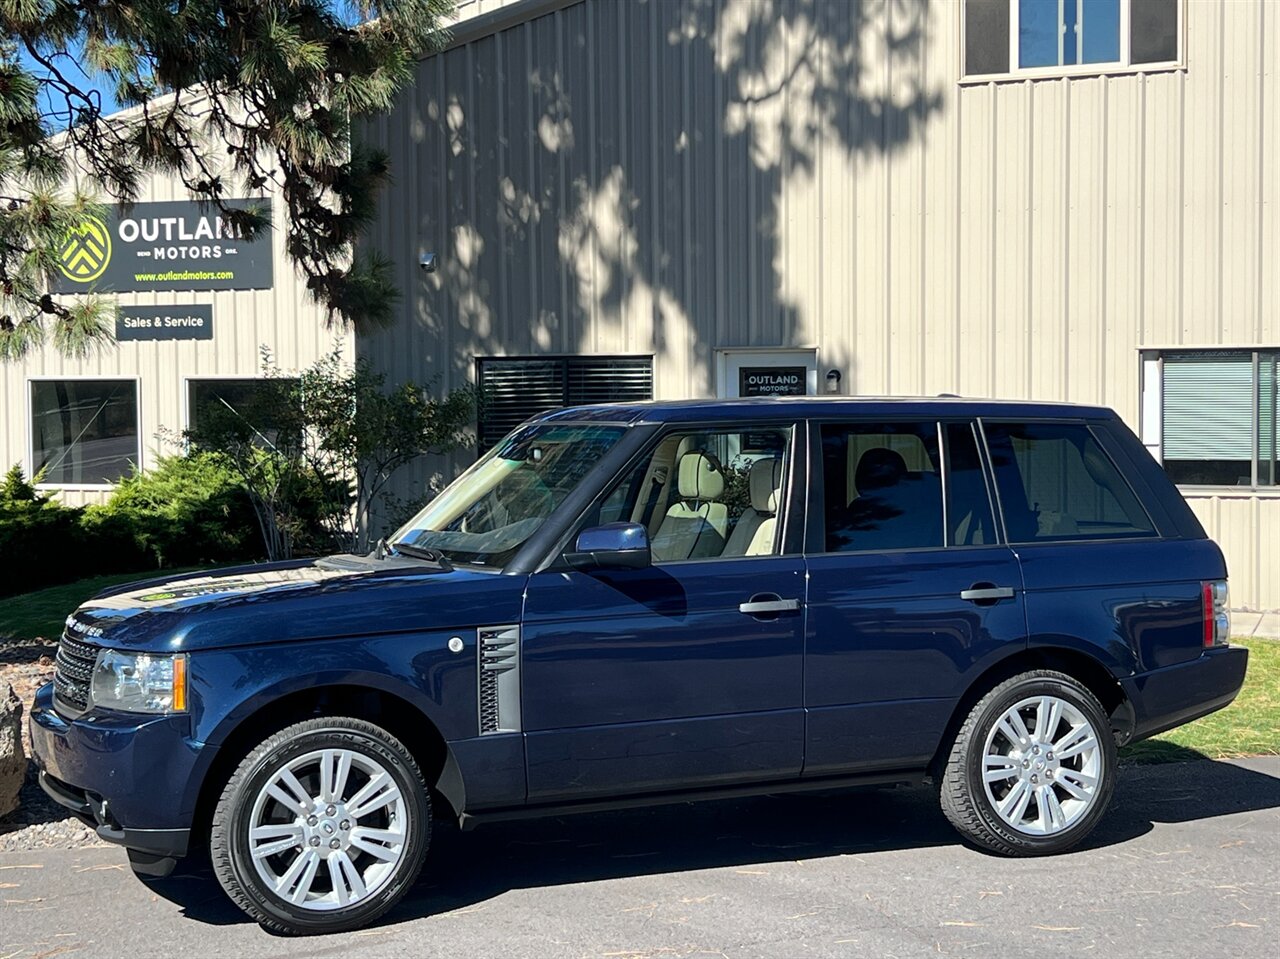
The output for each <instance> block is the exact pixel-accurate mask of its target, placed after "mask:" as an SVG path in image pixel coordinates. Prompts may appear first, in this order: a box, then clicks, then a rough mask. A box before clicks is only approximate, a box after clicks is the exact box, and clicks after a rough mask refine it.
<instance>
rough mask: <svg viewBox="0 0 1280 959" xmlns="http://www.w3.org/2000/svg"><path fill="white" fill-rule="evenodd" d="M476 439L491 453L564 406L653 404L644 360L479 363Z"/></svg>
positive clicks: (592, 358) (556, 358)
mask: <svg viewBox="0 0 1280 959" xmlns="http://www.w3.org/2000/svg"><path fill="white" fill-rule="evenodd" d="M476 382H477V384H478V385H479V387H480V419H479V430H478V438H479V442H480V449H481V451H484V450H487V449H489V447H491V446H493V445H494V444H495V443H497V442H498V441H499V440H500V439H502V438H503V437H504V436H506V435H507V434H508V433H510V432H511V431H512V430H513V429H515V428H516V427H517V426H519V425H520V424H521V423H523V422H524V421H525V420H527V419H528V418H529V417H531V416H535V415H537V414H538V413H545V412H546V411H547V410H554V409H559V408H560V407H562V406H586V405H589V404H593V403H634V402H638V401H641V400H651V399H653V359H652V357H648V356H538V357H505V356H504V357H482V358H480V359H477V360H476Z"/></svg>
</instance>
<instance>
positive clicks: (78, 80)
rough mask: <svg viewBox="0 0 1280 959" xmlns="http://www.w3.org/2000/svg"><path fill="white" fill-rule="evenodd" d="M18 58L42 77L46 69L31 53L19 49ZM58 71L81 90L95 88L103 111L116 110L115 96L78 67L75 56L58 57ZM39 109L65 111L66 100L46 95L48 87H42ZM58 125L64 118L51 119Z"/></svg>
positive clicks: (45, 73) (62, 124)
mask: <svg viewBox="0 0 1280 959" xmlns="http://www.w3.org/2000/svg"><path fill="white" fill-rule="evenodd" d="M18 58H19V59H20V60H21V61H22V65H23V66H25V67H26V68H27V69H28V70H30V71H31V72H32V73H34V74H35V75H36V76H37V77H44V76H46V75H47V73H48V71H46V70H45V68H44V67H43V66H41V65H40V64H39V63H37V62H36V61H35V60H34V59H32V57H31V55H30V54H29V53H27V51H26V50H24V49H19V51H18ZM54 65H55V66H56V67H57V68H58V70H59V72H61V73H62V75H63V76H65V77H66V78H67V80H68V81H70V82H71V83H74V84H76V85H77V86H79V87H80V88H81V89H82V90H85V91H89V90H95V91H97V92H98V94H99V95H100V96H101V97H102V109H103V112H104V113H112V112H114V111H115V110H116V108H117V104H116V101H115V97H113V96H112V94H111V90H110V89H109V87H108V86H107V85H105V84H103V83H102V82H101V80H99V79H98V78H95V77H90V76H89V75H88V74H86V73H85V72H84V70H82V69H81V68H80V64H79V62H78V61H77V59H76V58H74V57H71V56H65V57H59V58H58V59H57V60H56V61H55V64H54ZM40 109H41V111H42V112H46V113H47V112H49V111H51V110H57V111H60V112H65V110H66V101H65V100H64V99H62V98H61V97H55V98H53V99H52V100H51V99H50V98H49V96H48V88H47V87H46V88H44V90H43V91H42V95H41V97H40ZM52 122H55V123H56V124H57V125H58V126H59V127H62V126H65V120H62V121H52Z"/></svg>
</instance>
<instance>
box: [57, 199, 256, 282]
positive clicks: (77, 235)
mask: <svg viewBox="0 0 1280 959" xmlns="http://www.w3.org/2000/svg"><path fill="white" fill-rule="evenodd" d="M227 205H228V206H230V207H233V208H235V209H241V210H243V209H247V208H249V207H251V206H252V207H257V208H259V209H265V210H266V212H267V214H268V216H269V215H270V213H271V201H270V200H269V199H266V198H261V199H252V200H228V201H227ZM58 270H59V273H60V275H59V276H58V277H57V285H56V286H57V292H59V293H130V292H144V291H151V290H267V289H270V288H271V231H270V230H263V231H262V232H261V233H259V234H258V236H257V237H256V238H255V239H253V240H245V239H242V238H241V237H239V236H237V235H236V233H235V230H234V229H233V228H232V227H231V225H230V224H228V223H227V222H226V220H224V219H223V217H222V216H221V215H220V214H219V213H218V211H217V209H215V208H213V207H202V206H201V205H200V204H198V203H195V202H192V201H190V200H178V201H174V202H166V203H135V204H134V205H133V206H132V207H131V208H129V209H128V210H127V211H126V210H125V209H124V208H122V207H119V206H117V207H114V208H113V209H112V211H111V212H110V213H109V214H108V215H107V217H106V218H105V219H99V218H98V217H88V218H86V219H85V220H84V221H83V222H82V223H80V224H79V226H76V227H73V228H72V229H71V230H68V231H67V235H66V237H64V239H63V241H62V248H61V249H60V250H59V251H58Z"/></svg>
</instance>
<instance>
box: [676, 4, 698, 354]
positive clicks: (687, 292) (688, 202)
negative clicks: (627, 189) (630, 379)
mask: <svg viewBox="0 0 1280 959" xmlns="http://www.w3.org/2000/svg"><path fill="white" fill-rule="evenodd" d="M681 8H682V9H681V13H682V14H683V15H684V16H687V15H688V6H687V4H686V3H682V4H681ZM683 18H684V17H683V16H682V17H681V19H683ZM680 40H681V43H680V128H681V129H680V132H681V134H682V135H683V136H684V150H683V151H681V154H680V198H681V201H682V202H681V206H682V207H683V209H682V210H681V220H682V221H683V222H682V223H681V224H680V226H681V233H682V240H683V246H684V251H683V252H684V276H683V277H681V279H682V280H683V288H684V302H685V308H686V309H687V310H688V311H689V314H690V316H689V322H688V324H687V326H686V329H685V331H684V336H685V346H686V349H688V350H689V352H690V354H692V353H693V352H694V351H695V350H696V349H697V346H698V329H699V326H700V324H701V323H702V322H703V318H702V317H701V316H698V315H697V307H696V305H695V304H694V301H693V192H694V191H693V189H692V186H693V168H692V157H693V150H694V145H693V137H692V136H691V135H690V134H689V128H690V126H691V117H692V115H693V107H692V104H691V103H690V98H691V95H692V89H693V77H692V76H691V75H690V70H689V38H688V37H686V36H685V35H684V31H683V30H682V31H681V34H680Z"/></svg>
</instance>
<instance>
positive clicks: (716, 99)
mask: <svg viewBox="0 0 1280 959" xmlns="http://www.w3.org/2000/svg"><path fill="white" fill-rule="evenodd" d="M723 3H724V0H715V3H714V5H713V8H712V14H711V36H712V38H713V39H714V46H713V47H712V51H711V57H712V61H713V62H714V63H716V64H719V63H720V59H721V53H722V50H721V46H720V44H721V43H723V37H722V36H721V31H720V23H721V21H722V19H723V17H724V5H723ZM711 76H712V80H711V89H712V103H713V106H714V110H715V113H714V118H713V121H712V128H711V135H712V137H713V138H714V141H715V143H714V146H713V147H712V149H713V150H714V156H715V169H716V175H715V198H714V203H715V232H714V234H713V242H714V243H715V247H716V248H715V262H716V278H715V297H716V305H715V311H714V316H715V328H714V341H713V343H714V345H716V346H723V345H724V343H725V336H726V331H725V323H726V320H727V310H726V306H725V300H726V298H727V291H726V288H725V249H724V246H725V226H724V217H725V204H724V181H725V168H724V76H723V74H722V73H721V71H720V70H718V69H713V70H712V71H711Z"/></svg>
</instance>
